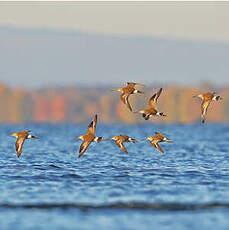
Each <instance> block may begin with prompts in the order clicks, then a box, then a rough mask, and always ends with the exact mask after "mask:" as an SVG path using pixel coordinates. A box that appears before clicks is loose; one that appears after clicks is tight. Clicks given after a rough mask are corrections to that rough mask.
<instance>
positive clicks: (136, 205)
mask: <svg viewBox="0 0 229 230" xmlns="http://www.w3.org/2000/svg"><path fill="white" fill-rule="evenodd" d="M2 208H5V209H79V210H84V211H85V210H86V211H87V210H103V209H111V210H146V211H147V210H149V211H196V210H205V209H206V210H207V209H216V208H229V203H208V204H181V203H144V202H143V203H142V202H128V203H122V202H118V203H113V204H102V205H91V204H76V203H62V204H57V203H43V204H0V209H2Z"/></svg>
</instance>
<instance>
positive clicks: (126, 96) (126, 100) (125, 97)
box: [120, 93, 132, 111]
mask: <svg viewBox="0 0 229 230" xmlns="http://www.w3.org/2000/svg"><path fill="white" fill-rule="evenodd" d="M129 96H130V94H125V93H123V94H121V96H120V98H121V100H122V102H123V103H124V104H125V105H126V106H127V107H128V109H129V110H130V111H132V108H131V106H130V103H129Z"/></svg>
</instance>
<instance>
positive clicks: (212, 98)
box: [193, 92, 223, 123]
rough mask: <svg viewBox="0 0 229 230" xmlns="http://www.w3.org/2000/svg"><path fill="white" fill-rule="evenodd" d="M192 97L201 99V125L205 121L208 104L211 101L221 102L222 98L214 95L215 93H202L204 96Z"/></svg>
mask: <svg viewBox="0 0 229 230" xmlns="http://www.w3.org/2000/svg"><path fill="white" fill-rule="evenodd" d="M193 97H199V98H201V99H202V104H201V121H202V123H204V122H205V120H206V114H207V109H208V106H209V104H210V103H211V102H212V101H218V100H222V99H223V98H222V97H220V96H219V95H216V93H215V92H214V93H209V92H208V93H204V94H199V95H196V96H193Z"/></svg>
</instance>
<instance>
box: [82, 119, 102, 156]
mask: <svg viewBox="0 0 229 230" xmlns="http://www.w3.org/2000/svg"><path fill="white" fill-rule="evenodd" d="M96 125H97V114H96V115H95V117H94V119H93V120H92V121H91V123H90V124H89V126H88V130H87V133H86V134H85V135H82V136H79V137H78V138H79V139H81V140H83V143H82V144H81V146H80V150H79V155H78V157H79V158H80V157H81V156H82V155H83V154H84V153H85V152H86V150H87V148H88V146H89V145H90V144H91V142H93V141H96V142H98V143H99V142H101V141H102V137H96V136H95V130H96Z"/></svg>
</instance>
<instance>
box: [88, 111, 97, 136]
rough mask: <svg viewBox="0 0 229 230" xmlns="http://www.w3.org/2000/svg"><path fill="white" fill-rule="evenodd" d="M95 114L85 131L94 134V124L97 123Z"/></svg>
mask: <svg viewBox="0 0 229 230" xmlns="http://www.w3.org/2000/svg"><path fill="white" fill-rule="evenodd" d="M97 117H98V116H97V114H96V115H95V117H94V119H93V120H92V121H91V123H90V124H89V126H88V131H87V133H88V134H89V133H91V134H93V135H95V129H96V125H97Z"/></svg>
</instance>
